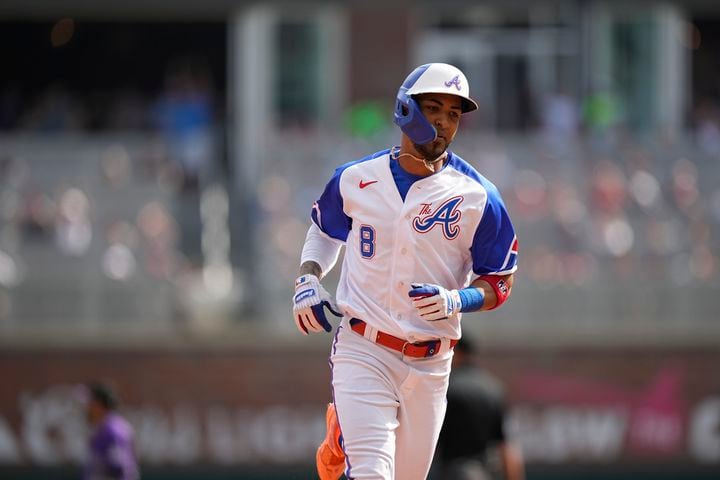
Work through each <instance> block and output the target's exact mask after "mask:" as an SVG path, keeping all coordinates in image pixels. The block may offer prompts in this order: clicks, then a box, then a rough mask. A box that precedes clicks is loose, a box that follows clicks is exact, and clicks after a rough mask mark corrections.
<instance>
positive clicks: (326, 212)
mask: <svg viewBox="0 0 720 480" xmlns="http://www.w3.org/2000/svg"><path fill="white" fill-rule="evenodd" d="M344 170H345V168H344V166H343V167H339V168H338V169H336V170H335V173H334V174H333V176H332V178H331V179H330V181H329V182H328V183H327V185H326V186H325V190H324V191H323V193H322V195H320V198H319V199H318V200H317V201H316V202H315V203H314V204H313V207H312V211H311V212H310V216H311V218H312V221H313V222H314V223H315V225H317V226H318V228H320V230H321V231H322V232H323V233H325V234H326V235H328V236H329V237H332V238H334V239H336V240H340V241H342V242H344V241H346V240H347V237H348V233H349V232H350V229H351V228H352V219H351V218H350V217H348V216H347V215H346V214H345V211H344V210H343V197H342V194H341V193H340V179H341V178H342V173H343V171H344Z"/></svg>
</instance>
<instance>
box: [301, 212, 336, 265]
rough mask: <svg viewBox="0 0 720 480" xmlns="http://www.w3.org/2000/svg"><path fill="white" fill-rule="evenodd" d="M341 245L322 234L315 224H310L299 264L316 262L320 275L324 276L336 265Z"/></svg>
mask: <svg viewBox="0 0 720 480" xmlns="http://www.w3.org/2000/svg"><path fill="white" fill-rule="evenodd" d="M342 245H343V242H341V241H340V240H336V239H334V238H332V237H330V236H329V235H327V234H325V233H323V231H322V230H320V228H319V227H318V226H317V225H315V223H312V224H311V225H310V228H309V229H308V232H307V235H306V236H305V245H303V250H302V255H301V256H300V264H301V265H302V264H303V263H305V262H309V261H312V262H317V264H318V265H320V268H321V269H322V274H323V275H325V274H327V272H329V271H330V270H332V268H333V267H334V266H335V264H336V263H337V260H338V257H339V256H340V248H341V247H342Z"/></svg>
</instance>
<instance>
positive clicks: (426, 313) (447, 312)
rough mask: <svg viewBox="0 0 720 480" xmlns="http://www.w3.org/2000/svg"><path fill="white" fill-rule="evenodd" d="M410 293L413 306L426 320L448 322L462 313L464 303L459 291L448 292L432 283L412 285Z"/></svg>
mask: <svg viewBox="0 0 720 480" xmlns="http://www.w3.org/2000/svg"><path fill="white" fill-rule="evenodd" d="M410 285H411V286H412V290H410V291H409V292H408V295H409V296H410V298H412V299H413V306H414V307H415V308H416V309H417V311H418V312H419V313H420V316H421V317H422V318H424V319H425V320H428V321H431V322H435V321H437V320H446V319H448V318H451V317H455V316H457V314H458V313H460V308H461V306H462V302H461V301H460V294H459V293H458V291H457V290H446V289H445V288H443V287H441V286H439V285H433V284H432V283H411V284H410Z"/></svg>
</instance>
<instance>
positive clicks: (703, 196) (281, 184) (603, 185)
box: [0, 76, 720, 319]
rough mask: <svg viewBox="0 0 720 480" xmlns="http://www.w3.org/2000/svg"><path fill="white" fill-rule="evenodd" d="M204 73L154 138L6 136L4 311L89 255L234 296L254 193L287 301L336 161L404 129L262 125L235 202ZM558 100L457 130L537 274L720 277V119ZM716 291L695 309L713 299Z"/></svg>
mask: <svg viewBox="0 0 720 480" xmlns="http://www.w3.org/2000/svg"><path fill="white" fill-rule="evenodd" d="M190 85H195V83H193V81H192V80H191V79H189V78H184V77H182V76H180V77H176V78H174V79H173V82H171V83H169V85H168V89H167V93H166V95H164V96H163V97H162V98H161V99H159V100H158V101H157V102H155V103H154V104H153V109H152V116H153V117H154V118H155V119H156V120H157V123H156V124H155V126H156V128H155V129H153V130H150V131H147V132H144V133H141V134H139V135H134V136H133V135H131V134H128V133H122V134H118V135H115V136H112V135H111V137H112V141H107V142H105V143H102V142H100V143H98V142H96V141H94V140H92V137H91V136H89V137H79V138H80V139H78V138H76V137H72V138H75V140H74V142H72V143H69V144H63V143H62V142H60V143H53V142H54V140H50V141H47V142H45V143H43V142H39V144H38V142H32V141H28V142H27V143H29V144H32V146H31V147H28V146H27V145H25V146H22V144H23V143H22V141H19V144H20V145H21V146H20V147H18V146H17V144H15V146H12V144H11V143H6V144H5V147H3V148H2V149H0V199H1V201H0V206H1V208H0V319H3V318H5V319H10V318H13V317H16V316H17V314H18V312H23V311H26V312H33V311H34V310H32V309H23V302H25V303H28V302H29V303H31V304H33V303H34V302H35V299H34V298H35V297H36V295H34V294H32V293H27V294H23V295H21V294H18V291H23V289H25V290H27V291H29V292H35V291H36V292H44V291H46V290H47V289H48V288H52V285H53V283H52V282H53V281H54V282H57V283H58V285H61V284H63V283H66V282H67V281H68V280H70V279H71V278H73V275H75V276H76V277H77V278H75V279H74V280H77V281H76V282H75V283H76V284H79V285H82V282H81V279H82V278H85V277H87V271H88V270H91V271H95V272H96V273H97V275H98V276H97V277H92V278H95V279H96V280H97V281H98V282H101V283H103V282H104V283H103V284H107V285H110V287H108V288H110V289H111V291H112V288H114V287H112V286H113V285H118V284H123V285H126V286H129V287H128V288H130V287H133V286H134V287H133V288H137V289H139V290H141V291H144V292H146V293H147V292H150V291H151V290H148V288H164V289H165V290H163V291H164V292H167V291H168V289H169V290H170V291H174V292H176V294H170V295H166V296H165V297H162V298H166V300H167V302H168V304H169V306H167V308H166V309H165V310H163V311H165V312H166V314H167V315H168V316H173V315H176V314H177V312H178V310H177V304H183V300H187V295H186V294H185V293H186V292H187V291H197V288H196V287H197V285H198V282H199V285H200V286H203V288H204V289H205V290H206V291H207V292H206V293H208V298H210V299H211V300H212V299H213V298H214V299H215V300H218V299H220V298H221V297H223V296H227V295H231V294H232V292H233V288H232V286H231V285H232V283H233V274H232V270H231V266H230V263H231V260H230V256H229V251H230V249H231V247H230V245H231V244H232V241H233V240H232V239H231V238H230V237H231V235H230V230H229V227H228V223H229V221H230V219H231V218H232V217H233V216H234V215H236V213H234V212H236V211H237V209H240V208H249V209H251V210H252V211H254V212H256V213H255V214H254V215H251V216H250V217H249V218H253V219H255V220H254V221H256V222H257V225H253V226H250V227H247V226H245V227H241V228H240V229H239V230H240V231H242V232H243V234H248V235H252V237H253V238H254V239H255V240H256V241H255V245H256V248H257V249H258V251H256V252H254V253H253V256H254V257H256V258H257V259H258V261H257V263H256V264H257V265H258V268H260V269H262V275H260V276H259V277H262V278H265V279H266V280H265V285H264V288H265V289H266V294H267V295H268V297H269V298H271V299H274V298H276V297H275V296H274V295H275V294H277V298H284V297H283V296H282V295H283V294H285V293H286V292H285V289H286V287H287V285H289V283H288V282H289V281H290V280H289V279H292V277H293V276H294V275H295V273H296V269H297V263H298V259H299V255H300V248H301V245H302V240H303V238H304V235H305V233H306V230H307V227H308V224H309V223H308V222H309V210H310V206H311V205H312V202H313V201H314V200H315V198H314V197H315V195H317V194H318V192H320V191H321V189H322V188H323V186H324V182H325V181H326V180H327V178H329V176H330V175H331V173H332V171H333V169H334V168H335V167H336V166H338V165H340V164H342V163H344V162H347V161H350V160H353V159H357V158H361V157H362V156H364V155H366V154H368V153H371V152H373V151H376V150H379V149H382V148H386V147H389V146H391V145H393V144H394V143H396V142H397V140H398V138H397V137H398V135H397V132H396V131H395V130H394V129H392V128H384V129H381V130H380V131H376V132H374V133H372V135H371V136H364V137H362V138H358V137H352V136H350V135H340V134H338V133H337V132H334V133H327V132H325V133H323V132H320V131H318V130H308V129H300V128H299V129H297V130H284V131H282V132H278V133H277V134H276V135H275V136H273V137H268V138H266V139H258V142H265V143H264V144H263V145H261V147H263V149H264V152H265V158H263V159H261V165H262V169H261V170H262V171H261V178H259V179H258V182H257V183H256V184H257V190H256V191H255V192H252V193H253V194H252V195H250V196H249V198H254V200H253V201H255V202H256V204H254V205H246V206H241V205H233V204H228V201H229V200H228V199H229V198H233V193H232V188H233V187H232V183H231V182H228V178H227V175H225V177H226V178H224V179H223V175H222V174H221V175H218V174H217V172H218V171H220V172H222V171H223V170H222V169H220V168H219V167H218V164H219V163H221V158H220V157H221V156H222V155H221V154H219V153H218V150H217V139H214V137H213V133H212V132H213V131H212V129H211V128H210V127H209V125H210V123H211V120H210V119H211V117H212V113H211V109H210V107H209V103H208V102H206V101H205V99H204V98H205V97H203V96H202V95H200V94H196V93H189V92H194V91H195V89H194V88H190ZM200 90H202V89H200ZM208 98H209V97H208ZM553 102H554V103H552V105H551V106H549V110H548V111H549V112H555V113H554V114H549V115H548V118H551V119H553V120H552V121H548V122H543V124H542V125H541V127H540V128H538V129H537V130H535V131H534V132H532V133H524V134H490V133H487V132H481V131H477V130H472V129H469V130H467V131H464V132H462V135H459V136H458V138H457V140H456V142H455V144H454V145H453V149H454V151H455V152H456V153H458V154H459V155H461V156H462V157H464V158H465V159H466V160H468V161H469V162H470V163H472V164H473V165H475V166H476V168H478V170H479V171H480V172H482V173H483V174H484V175H486V176H487V177H488V178H490V179H491V180H492V181H493V182H494V183H495V184H496V185H497V186H498V187H499V188H500V190H501V191H502V192H503V196H504V198H505V200H506V202H507V204H508V207H509V209H510V211H511V212H512V215H513V220H514V223H515V224H516V229H517V231H518V233H519V240H520V254H521V274H520V285H522V288H525V289H528V290H536V291H557V290H558V289H560V290H559V291H563V289H565V290H567V289H576V290H577V289H582V290H583V291H595V290H598V291H599V290H602V289H608V288H621V289H625V290H632V289H635V290H637V291H638V292H645V293H644V295H646V300H647V301H648V302H649V303H655V304H659V303H661V302H662V301H663V295H665V292H667V291H672V290H677V289H683V288H685V287H708V288H709V287H712V286H717V284H718V283H719V281H720V275H719V274H718V252H720V240H718V239H719V238H720V237H719V235H720V182H718V179H720V162H718V158H719V157H718V156H719V155H720V129H717V128H715V129H713V127H712V125H713V121H708V122H704V123H699V125H698V128H695V129H694V130H692V131H691V132H690V133H688V134H684V135H679V136H673V135H663V134H657V133H654V134H646V135H643V134H632V135H631V134H630V133H628V132H627V131H626V130H624V129H623V128H622V127H620V126H617V125H609V124H608V125H604V126H602V128H597V129H587V130H585V131H583V132H582V133H578V131H579V129H578V127H577V124H578V118H579V114H577V113H575V112H574V110H573V108H574V107H573V106H572V105H570V104H568V103H566V102H565V101H564V100H563V99H562V98H559V97H558V98H555V99H554V101H553ZM26 133H27V132H26ZM20 137H22V136H20ZM33 138H36V137H33ZM83 138H86V139H84V140H83ZM213 169H214V170H215V172H216V173H215V175H214V176H213V175H210V174H209V172H210V171H212V170H213ZM218 179H220V183H217V182H216V181H215V180H218ZM223 180H224V181H223ZM238 198H239V197H238ZM243 198H248V197H243ZM218 212H219V213H218ZM78 265H81V267H79V266H78ZM235 267H236V268H237V265H235ZM38 269H39V270H38ZM74 269H75V270H74ZM38 271H40V272H44V273H41V274H38V273H37V272H38ZM33 272H36V273H35V274H33ZM58 272H59V274H58ZM83 272H85V273H83ZM188 272H191V273H192V274H193V275H195V276H192V275H188ZM245 273H246V274H249V275H248V276H257V275H256V273H257V272H245ZM196 277H197V278H196ZM198 278H199V280H198ZM49 279H50V280H49ZM267 279H270V280H267ZM278 279H283V280H282V281H279V280H278ZM284 279H288V281H287V282H286V281H284ZM155 281H161V282H164V284H163V285H164V286H163V287H160V286H159V285H160V284H157V283H153V282H155ZM148 285H153V287H148ZM33 288H35V290H33ZM78 288H86V287H78ZM86 289H87V288H86ZM126 290H127V288H126ZM127 291H128V292H132V288H130V290H127ZM177 292H180V293H179V294H177ZM183 292H185V293H183ZM213 292H215V294H213ZM218 292H221V294H218ZM127 295H128V296H127V297H125V298H132V295H131V294H130V293H128V294H127ZM178 298H179V299H180V300H179V299H178ZM526 298H529V296H528V297H526ZM518 302H520V303H521V302H522V298H521V299H520V300H519V301H518ZM705 303H706V304H705V305H704V306H702V305H701V306H699V307H696V306H692V308H695V310H694V312H696V313H693V312H692V311H691V312H689V313H688V315H689V316H694V317H703V315H704V313H703V312H707V311H711V310H712V309H713V308H715V306H716V305H715V303H714V299H712V298H706V302H705ZM107 305H108V306H105V305H101V306H99V307H98V308H99V309H100V311H102V309H103V308H112V307H111V306H109V305H111V303H108V304H107ZM185 308H188V307H187V302H185ZM48 311H51V310H48ZM43 312H46V311H44V310H43ZM636 313H637V312H636ZM44 314H45V313H41V315H44ZM101 316H102V317H112V315H104V314H103V315H101Z"/></svg>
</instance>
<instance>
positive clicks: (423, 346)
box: [350, 318, 458, 358]
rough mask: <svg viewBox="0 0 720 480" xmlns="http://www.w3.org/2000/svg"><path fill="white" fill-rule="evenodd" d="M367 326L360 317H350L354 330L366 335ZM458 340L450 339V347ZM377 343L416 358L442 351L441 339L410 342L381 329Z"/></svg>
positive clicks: (430, 355) (351, 326)
mask: <svg viewBox="0 0 720 480" xmlns="http://www.w3.org/2000/svg"><path fill="white" fill-rule="evenodd" d="M365 327H367V323H365V322H364V321H362V320H360V319H359V318H351V319H350V328H352V329H353V331H354V332H356V333H359V334H360V335H365ZM457 342H458V341H457V340H450V348H451V349H452V348H454V347H455V345H457ZM375 343H377V344H380V345H382V346H383V347H387V348H391V349H393V350H397V351H398V352H400V353H402V354H403V355H406V356H408V357H414V358H424V357H432V356H433V355H435V354H437V353H438V352H439V351H440V340H429V341H427V342H418V343H410V342H407V341H405V340H403V339H402V338H398V337H396V336H394V335H390V334H389V333H385V332H380V331H378V332H377V337H376V338H375Z"/></svg>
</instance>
